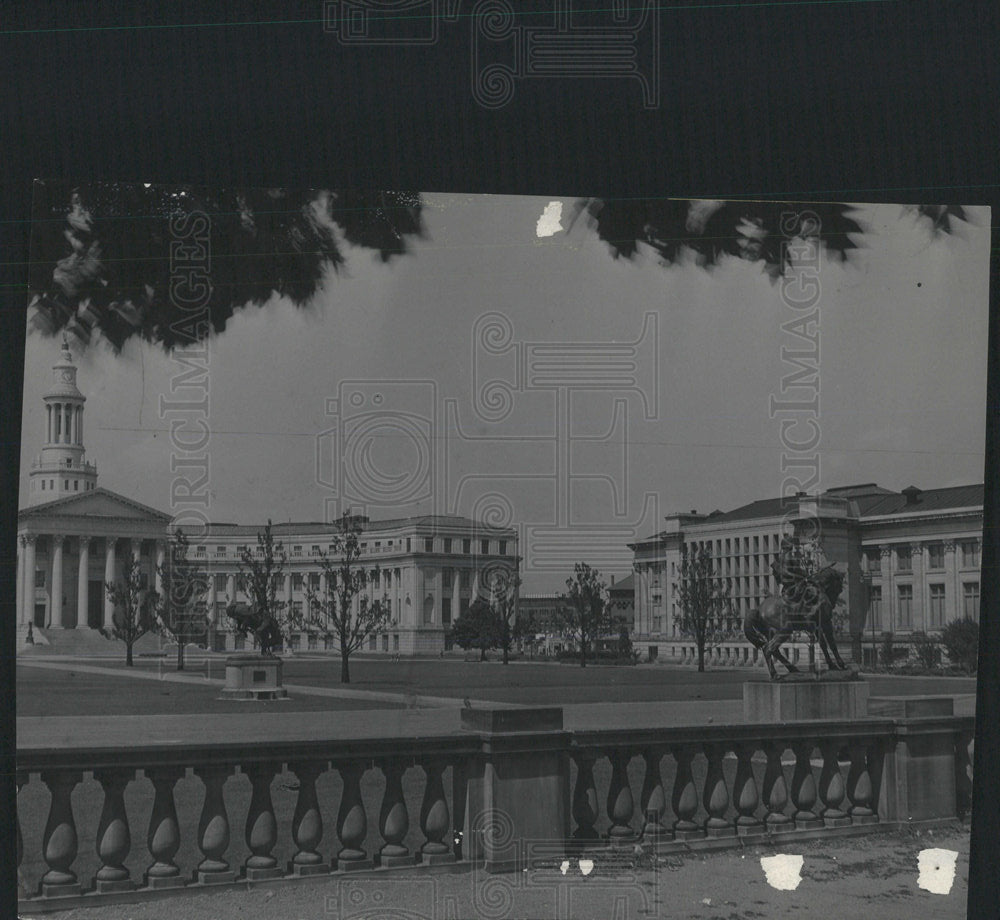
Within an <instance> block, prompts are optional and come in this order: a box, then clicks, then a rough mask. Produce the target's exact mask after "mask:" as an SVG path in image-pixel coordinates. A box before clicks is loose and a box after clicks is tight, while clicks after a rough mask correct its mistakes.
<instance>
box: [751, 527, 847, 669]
mask: <svg viewBox="0 0 1000 920" xmlns="http://www.w3.org/2000/svg"><path fill="white" fill-rule="evenodd" d="M772 570H773V572H774V575H775V578H776V579H777V581H778V583H779V584H780V585H781V594H780V595H779V596H777V597H774V596H772V597H767V598H765V599H764V600H763V601H762V602H761V605H760V607H758V608H756V609H755V610H751V611H750V612H749V613H747V615H746V617H745V618H744V620H743V634H744V635H745V636H746V638H747V640H748V641H749V642H751V643H752V644H753V645H754V646H755V647H756V648H759V649H760V650H761V652H762V654H763V656H764V663H765V664H766V665H767V670H768V673H769V674H770V675H771V679H772V680H780V679H781V677H780V676H779V675H778V673H777V671H776V669H775V667H774V659H775V658H777V659H778V661H780V662H781V663H782V664H783V665H784V666H785V668H787V670H788V673H792V672H795V671H798V668H796V667H795V666H794V665H793V664H792V663H791V662H790V661H789V660H788V659H787V658H786V657H785V655H784V654H783V653H782V652H781V646H782V645H783V644H784V643H785V642H787V641H788V640H789V639H790V638H791V637H792V635H793V634H794V633H796V632H808V633H809V634H810V636H812V637H814V638H815V639H816V640H818V641H819V647H820V649H821V651H822V652H823V657H824V658H825V659H826V664H827V667H828V668H829V669H830V670H831V671H835V670H836V671H846V670H847V665H846V664H844V661H843V659H842V658H841V657H840V651H839V650H838V648H837V640H836V638H835V637H834V634H833V608H834V606H835V605H836V603H837V600H838V598H839V597H840V592H841V591H842V590H843V587H844V576H843V575H842V574H841V573H840V572H838V571H837V570H836V568H834V566H832V565H828V566H825V567H824V568H822V569H819V570H818V571H816V572H814V573H812V574H811V575H810V574H808V573H807V572H806V571H805V569H804V568H803V566H802V564H801V561H800V556H799V553H798V547H797V545H796V543H795V541H794V540H793V539H791V538H789V537H785V538H783V539H782V541H781V555H780V558H779V560H778V561H777V562H775V563H774V564H773V566H772Z"/></svg>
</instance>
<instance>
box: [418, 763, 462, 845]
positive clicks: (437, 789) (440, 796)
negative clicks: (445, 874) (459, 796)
mask: <svg viewBox="0 0 1000 920" xmlns="http://www.w3.org/2000/svg"><path fill="white" fill-rule="evenodd" d="M420 766H421V767H422V768H423V771H424V776H425V777H426V783H425V785H424V798H423V802H421V805H420V830H421V833H423V835H424V843H423V846H421V847H420V857H421V859H422V860H423V862H425V863H441V862H454V861H455V854H454V853H453V852H452V849H451V847H450V846H449V845H448V844H447V843H445V842H444V839H445V837H446V836H447V835H448V834H449V833H450V832H451V827H450V825H451V814H450V813H449V811H448V800H447V799H446V798H445V795H444V780H443V778H442V777H443V775H444V771H445V766H446V764H445V763H444V761H442V760H433V759H432V760H427V761H424V762H423V763H421V765H420Z"/></svg>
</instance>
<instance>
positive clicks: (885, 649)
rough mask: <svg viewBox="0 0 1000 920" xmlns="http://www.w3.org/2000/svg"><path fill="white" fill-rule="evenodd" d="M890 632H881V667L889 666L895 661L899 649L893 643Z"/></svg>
mask: <svg viewBox="0 0 1000 920" xmlns="http://www.w3.org/2000/svg"><path fill="white" fill-rule="evenodd" d="M892 639H893V636H892V633H891V632H887V633H882V647H881V648H880V649H879V650H878V651H879V658H881V660H882V667H885V668H891V667H892V666H893V664H895V662H896V658H897V657H898V652H899V649H897V648H896V646H895V645H893V642H892Z"/></svg>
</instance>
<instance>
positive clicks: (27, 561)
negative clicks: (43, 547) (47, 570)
mask: <svg viewBox="0 0 1000 920" xmlns="http://www.w3.org/2000/svg"><path fill="white" fill-rule="evenodd" d="M22 593H23V595H24V597H23V598H22V600H23V602H24V612H23V613H22V616H21V622H22V623H23V624H24V625H25V626H27V625H28V623H33V622H34V620H35V535H34V534H33V533H28V534H25V535H24V590H23V592H22Z"/></svg>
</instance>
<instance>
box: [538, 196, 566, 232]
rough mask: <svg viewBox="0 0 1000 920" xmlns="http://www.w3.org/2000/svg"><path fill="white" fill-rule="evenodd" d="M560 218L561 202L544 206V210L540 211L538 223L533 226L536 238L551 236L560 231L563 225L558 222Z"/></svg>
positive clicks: (553, 202)
mask: <svg viewBox="0 0 1000 920" xmlns="http://www.w3.org/2000/svg"><path fill="white" fill-rule="evenodd" d="M561 217H562V202H561V201H550V202H549V203H548V204H547V205H545V210H544V211H542V216H541V217H539V218H538V223H537V224H535V233H536V235H538V236H553V235H555V234H556V233H558V232H559V231H560V230H562V228H563V225H562V222H561V221H560V218H561Z"/></svg>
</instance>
